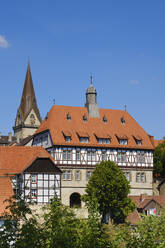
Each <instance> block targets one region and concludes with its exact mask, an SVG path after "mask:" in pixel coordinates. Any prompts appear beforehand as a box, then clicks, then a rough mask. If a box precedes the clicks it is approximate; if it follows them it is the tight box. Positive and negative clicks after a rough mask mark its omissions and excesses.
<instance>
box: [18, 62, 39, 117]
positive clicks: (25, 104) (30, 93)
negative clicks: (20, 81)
mask: <svg viewBox="0 0 165 248" xmlns="http://www.w3.org/2000/svg"><path fill="white" fill-rule="evenodd" d="M32 109H33V110H34V111H35V113H36V115H37V118H38V119H39V121H41V116H40V112H39V109H38V107H37V101H36V96H35V92H34V87H33V80H32V75H31V70H30V64H28V67H27V72H26V78H25V83H24V88H23V92H22V98H21V103H20V106H19V108H18V113H19V114H20V118H21V120H22V121H23V122H24V121H25V120H26V118H27V116H28V115H29V113H30V111H31V110H32Z"/></svg>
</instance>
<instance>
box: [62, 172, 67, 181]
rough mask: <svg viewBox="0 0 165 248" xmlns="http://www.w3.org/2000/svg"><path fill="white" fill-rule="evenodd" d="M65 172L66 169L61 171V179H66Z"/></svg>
mask: <svg viewBox="0 0 165 248" xmlns="http://www.w3.org/2000/svg"><path fill="white" fill-rule="evenodd" d="M66 175H67V174H66V171H65V170H64V171H63V172H62V179H63V180H66V179H67V176H66Z"/></svg>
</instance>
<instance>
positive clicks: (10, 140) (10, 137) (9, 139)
mask: <svg viewBox="0 0 165 248" xmlns="http://www.w3.org/2000/svg"><path fill="white" fill-rule="evenodd" d="M8 141H9V142H12V133H11V132H9V138H8Z"/></svg>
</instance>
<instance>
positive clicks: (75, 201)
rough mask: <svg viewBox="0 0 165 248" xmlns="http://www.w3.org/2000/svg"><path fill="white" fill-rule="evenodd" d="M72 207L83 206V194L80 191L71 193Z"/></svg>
mask: <svg viewBox="0 0 165 248" xmlns="http://www.w3.org/2000/svg"><path fill="white" fill-rule="evenodd" d="M70 207H71V208H81V195H80V194H79V193H73V194H71V195H70Z"/></svg>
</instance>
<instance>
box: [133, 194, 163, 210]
mask: <svg viewBox="0 0 165 248" xmlns="http://www.w3.org/2000/svg"><path fill="white" fill-rule="evenodd" d="M129 197H130V198H131V199H132V200H133V201H134V202H135V204H136V206H137V208H144V207H145V206H146V205H147V204H148V203H149V202H150V201H152V200H154V201H155V202H157V203H158V204H159V205H160V206H161V207H162V208H163V207H165V196H161V195H139V196H134V195H133V196H132V195H131V196H129Z"/></svg>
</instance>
